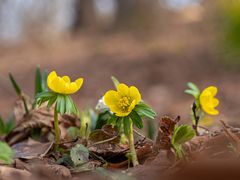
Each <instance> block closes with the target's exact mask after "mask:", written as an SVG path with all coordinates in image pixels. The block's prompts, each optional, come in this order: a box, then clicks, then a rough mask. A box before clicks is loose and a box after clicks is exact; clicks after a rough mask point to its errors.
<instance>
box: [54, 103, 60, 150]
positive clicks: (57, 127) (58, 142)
mask: <svg viewBox="0 0 240 180" xmlns="http://www.w3.org/2000/svg"><path fill="white" fill-rule="evenodd" d="M54 129H55V143H56V146H58V145H59V144H60V129H59V126H58V112H57V105H55V108H54Z"/></svg>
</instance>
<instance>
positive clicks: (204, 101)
mask: <svg viewBox="0 0 240 180" xmlns="http://www.w3.org/2000/svg"><path fill="white" fill-rule="evenodd" d="M217 91H218V89H217V87H215V86H209V87H207V88H206V89H204V90H203V92H202V93H201V94H200V97H199V101H200V105H201V108H202V109H203V110H204V111H205V112H206V113H207V114H210V115H218V114H219V111H218V110H216V109H215V108H216V107H217V106H218V104H219V101H218V99H217V98H214V96H215V95H216V94H217Z"/></svg>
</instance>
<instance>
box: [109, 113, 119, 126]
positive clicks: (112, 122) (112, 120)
mask: <svg viewBox="0 0 240 180" xmlns="http://www.w3.org/2000/svg"><path fill="white" fill-rule="evenodd" d="M116 123H117V116H115V115H114V114H112V115H111V117H110V118H109V119H108V121H107V124H114V125H115V124H116Z"/></svg>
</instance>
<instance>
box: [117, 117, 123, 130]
mask: <svg viewBox="0 0 240 180" xmlns="http://www.w3.org/2000/svg"><path fill="white" fill-rule="evenodd" d="M122 126H124V125H123V118H120V117H117V120H116V127H117V129H118V130H121V129H122Z"/></svg>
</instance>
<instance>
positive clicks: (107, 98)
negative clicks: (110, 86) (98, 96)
mask: <svg viewBox="0 0 240 180" xmlns="http://www.w3.org/2000/svg"><path fill="white" fill-rule="evenodd" d="M119 99H120V98H119V96H118V93H117V91H114V90H109V91H107V92H106V93H105V95H104V102H105V104H106V105H107V106H109V107H110V106H112V105H116V104H117V103H118V101H119Z"/></svg>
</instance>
